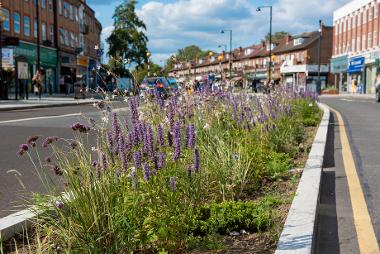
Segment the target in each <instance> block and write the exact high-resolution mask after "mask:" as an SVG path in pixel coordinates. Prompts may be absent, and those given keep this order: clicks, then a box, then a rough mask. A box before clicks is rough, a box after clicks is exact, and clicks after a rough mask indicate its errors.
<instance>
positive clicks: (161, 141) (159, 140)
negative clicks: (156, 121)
mask: <svg viewBox="0 0 380 254" xmlns="http://www.w3.org/2000/svg"><path fill="white" fill-rule="evenodd" d="M157 144H158V145H159V146H164V145H165V140H164V133H163V128H162V125H161V124H160V125H158V128H157Z"/></svg>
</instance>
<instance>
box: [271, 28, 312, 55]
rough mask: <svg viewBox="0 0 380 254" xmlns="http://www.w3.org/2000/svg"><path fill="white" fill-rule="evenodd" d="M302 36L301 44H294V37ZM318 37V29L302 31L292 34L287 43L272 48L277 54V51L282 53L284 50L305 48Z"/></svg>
mask: <svg viewBox="0 0 380 254" xmlns="http://www.w3.org/2000/svg"><path fill="white" fill-rule="evenodd" d="M300 38H303V39H304V41H303V43H302V44H299V45H294V40H295V39H300ZM318 38H319V32H318V31H313V32H309V33H302V34H300V35H296V36H294V37H293V38H292V39H291V40H290V41H289V43H284V44H283V45H282V46H279V47H277V48H275V49H274V50H273V53H275V54H278V53H284V52H289V51H295V50H300V49H305V48H307V47H308V46H310V45H311V44H313V43H314V42H315V41H316V40H318Z"/></svg>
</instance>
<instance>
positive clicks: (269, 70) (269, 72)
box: [256, 5, 272, 84]
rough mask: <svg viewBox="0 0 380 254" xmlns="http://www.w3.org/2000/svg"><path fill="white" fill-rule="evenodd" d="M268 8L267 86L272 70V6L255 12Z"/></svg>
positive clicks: (266, 6) (262, 7)
mask: <svg viewBox="0 0 380 254" xmlns="http://www.w3.org/2000/svg"><path fill="white" fill-rule="evenodd" d="M264 8H269V65H268V81H269V82H268V84H270V82H271V79H272V76H271V70H272V6H271V5H265V6H260V7H258V8H257V9H256V11H258V12H259V11H261V9H264Z"/></svg>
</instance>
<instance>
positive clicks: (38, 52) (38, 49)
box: [34, 0, 41, 70]
mask: <svg viewBox="0 0 380 254" xmlns="http://www.w3.org/2000/svg"><path fill="white" fill-rule="evenodd" d="M34 2H35V3H36V15H37V70H39V69H40V58H41V55H40V6H39V2H40V1H39V0H37V1H34Z"/></svg>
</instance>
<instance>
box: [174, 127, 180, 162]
mask: <svg viewBox="0 0 380 254" xmlns="http://www.w3.org/2000/svg"><path fill="white" fill-rule="evenodd" d="M173 136H174V142H173V143H174V153H173V160H178V159H179V158H180V156H181V122H180V121H179V120H178V121H177V122H176V123H175V125H174V135H173Z"/></svg>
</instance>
